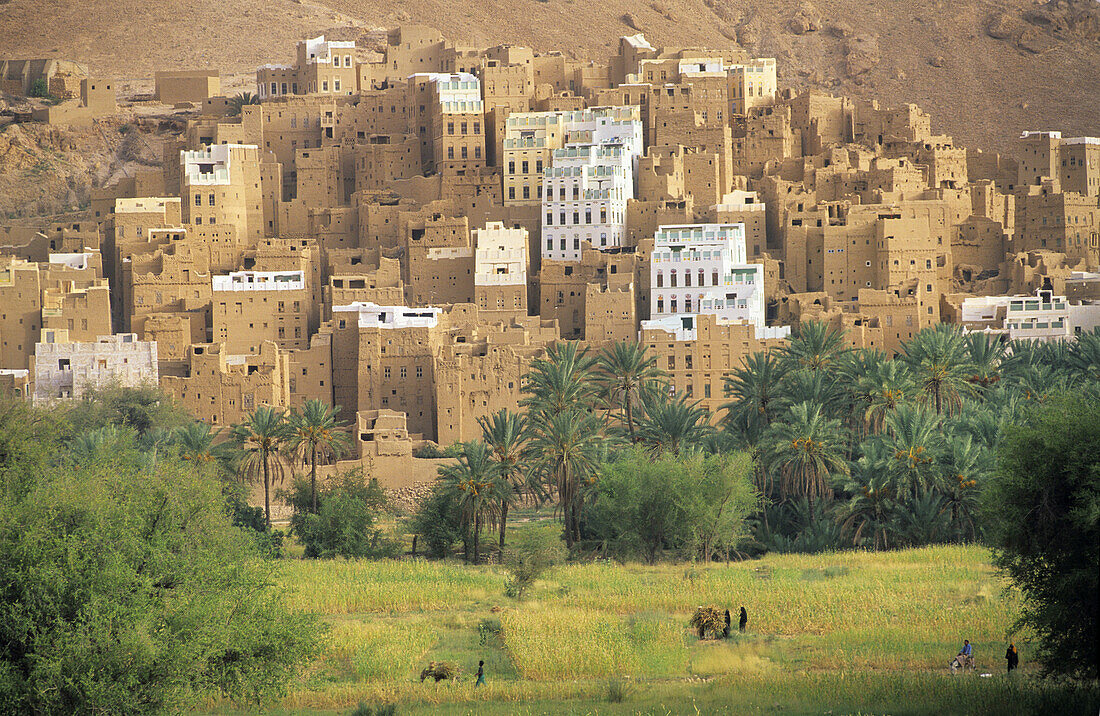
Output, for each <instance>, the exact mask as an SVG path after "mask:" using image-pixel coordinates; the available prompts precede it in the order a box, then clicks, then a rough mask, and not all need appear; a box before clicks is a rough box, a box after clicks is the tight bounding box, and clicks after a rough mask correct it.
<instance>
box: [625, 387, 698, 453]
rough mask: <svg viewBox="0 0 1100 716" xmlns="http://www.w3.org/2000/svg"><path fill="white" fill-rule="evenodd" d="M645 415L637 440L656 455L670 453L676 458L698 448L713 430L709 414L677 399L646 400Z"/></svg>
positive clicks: (692, 404) (681, 397) (639, 422)
mask: <svg viewBox="0 0 1100 716" xmlns="http://www.w3.org/2000/svg"><path fill="white" fill-rule="evenodd" d="M644 407H645V413H644V415H642V416H641V417H640V418H639V419H638V439H639V441H640V442H642V443H643V444H645V445H647V446H649V448H650V450H651V451H652V452H653V453H654V454H655V455H659V454H661V453H664V452H670V453H672V454H673V455H677V456H679V455H680V454H682V453H683V452H684V451H685V450H690V449H695V448H701V447H702V446H703V445H704V443H706V441H707V439H708V438H709V437H710V435H711V433H713V432H714V429H713V428H712V427H711V426H710V422H709V421H710V413H708V412H707V411H706V409H705V408H701V407H699V403H698V402H692V403H689V402H688V400H687V398H685V397H684V396H680V397H677V398H672V399H669V397H668V396H667V395H665V396H663V397H662V398H658V399H653V400H647V401H646V403H645V405H644Z"/></svg>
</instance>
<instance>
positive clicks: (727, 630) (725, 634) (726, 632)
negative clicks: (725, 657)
mask: <svg viewBox="0 0 1100 716" xmlns="http://www.w3.org/2000/svg"><path fill="white" fill-rule="evenodd" d="M722 638H723V639H729V638H730V610H729V609H727V610H726V626H725V628H724V629H722Z"/></svg>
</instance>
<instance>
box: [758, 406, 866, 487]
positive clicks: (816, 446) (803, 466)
mask: <svg viewBox="0 0 1100 716" xmlns="http://www.w3.org/2000/svg"><path fill="white" fill-rule="evenodd" d="M769 433H770V434H769V440H768V442H769V449H768V456H769V459H768V462H769V464H770V465H771V466H772V467H774V468H777V469H778V470H779V474H780V476H781V478H782V479H781V481H780V494H781V495H782V496H783V497H784V498H787V497H788V496H791V495H795V496H804V497H806V498H808V499H809V500H810V502H811V504H812V503H813V500H814V498H815V497H821V498H825V497H828V496H830V495H831V494H832V490H831V489H830V478H831V477H832V476H834V475H844V474H847V473H848V461H847V460H845V459H844V434H843V430H842V429H841V426H840V421H839V420H836V419H831V418H828V417H826V416H825V415H823V414H822V412H821V408H820V406H817V405H812V404H810V403H799V404H798V405H795V406H793V407H792V408H791V409H790V411H789V412H788V413H787V419H786V420H783V421H779V422H776V423H775V424H774V425H772V427H771V428H770V430H769Z"/></svg>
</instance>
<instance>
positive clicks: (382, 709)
mask: <svg viewBox="0 0 1100 716" xmlns="http://www.w3.org/2000/svg"><path fill="white" fill-rule="evenodd" d="M396 713H397V705H396V704H374V705H371V704H368V703H366V702H360V703H359V705H358V706H357V707H355V710H354V711H352V712H351V716H395V714H396Z"/></svg>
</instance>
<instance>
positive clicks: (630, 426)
mask: <svg viewBox="0 0 1100 716" xmlns="http://www.w3.org/2000/svg"><path fill="white" fill-rule="evenodd" d="M623 402H624V403H626V429H627V431H629V433H630V442H631V443H633V442H634V411H633V409H632V408H631V405H630V404H631V403H632V402H633V401H632V400H631V399H630V393H627V394H626V395H625V396H624V398H623Z"/></svg>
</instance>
